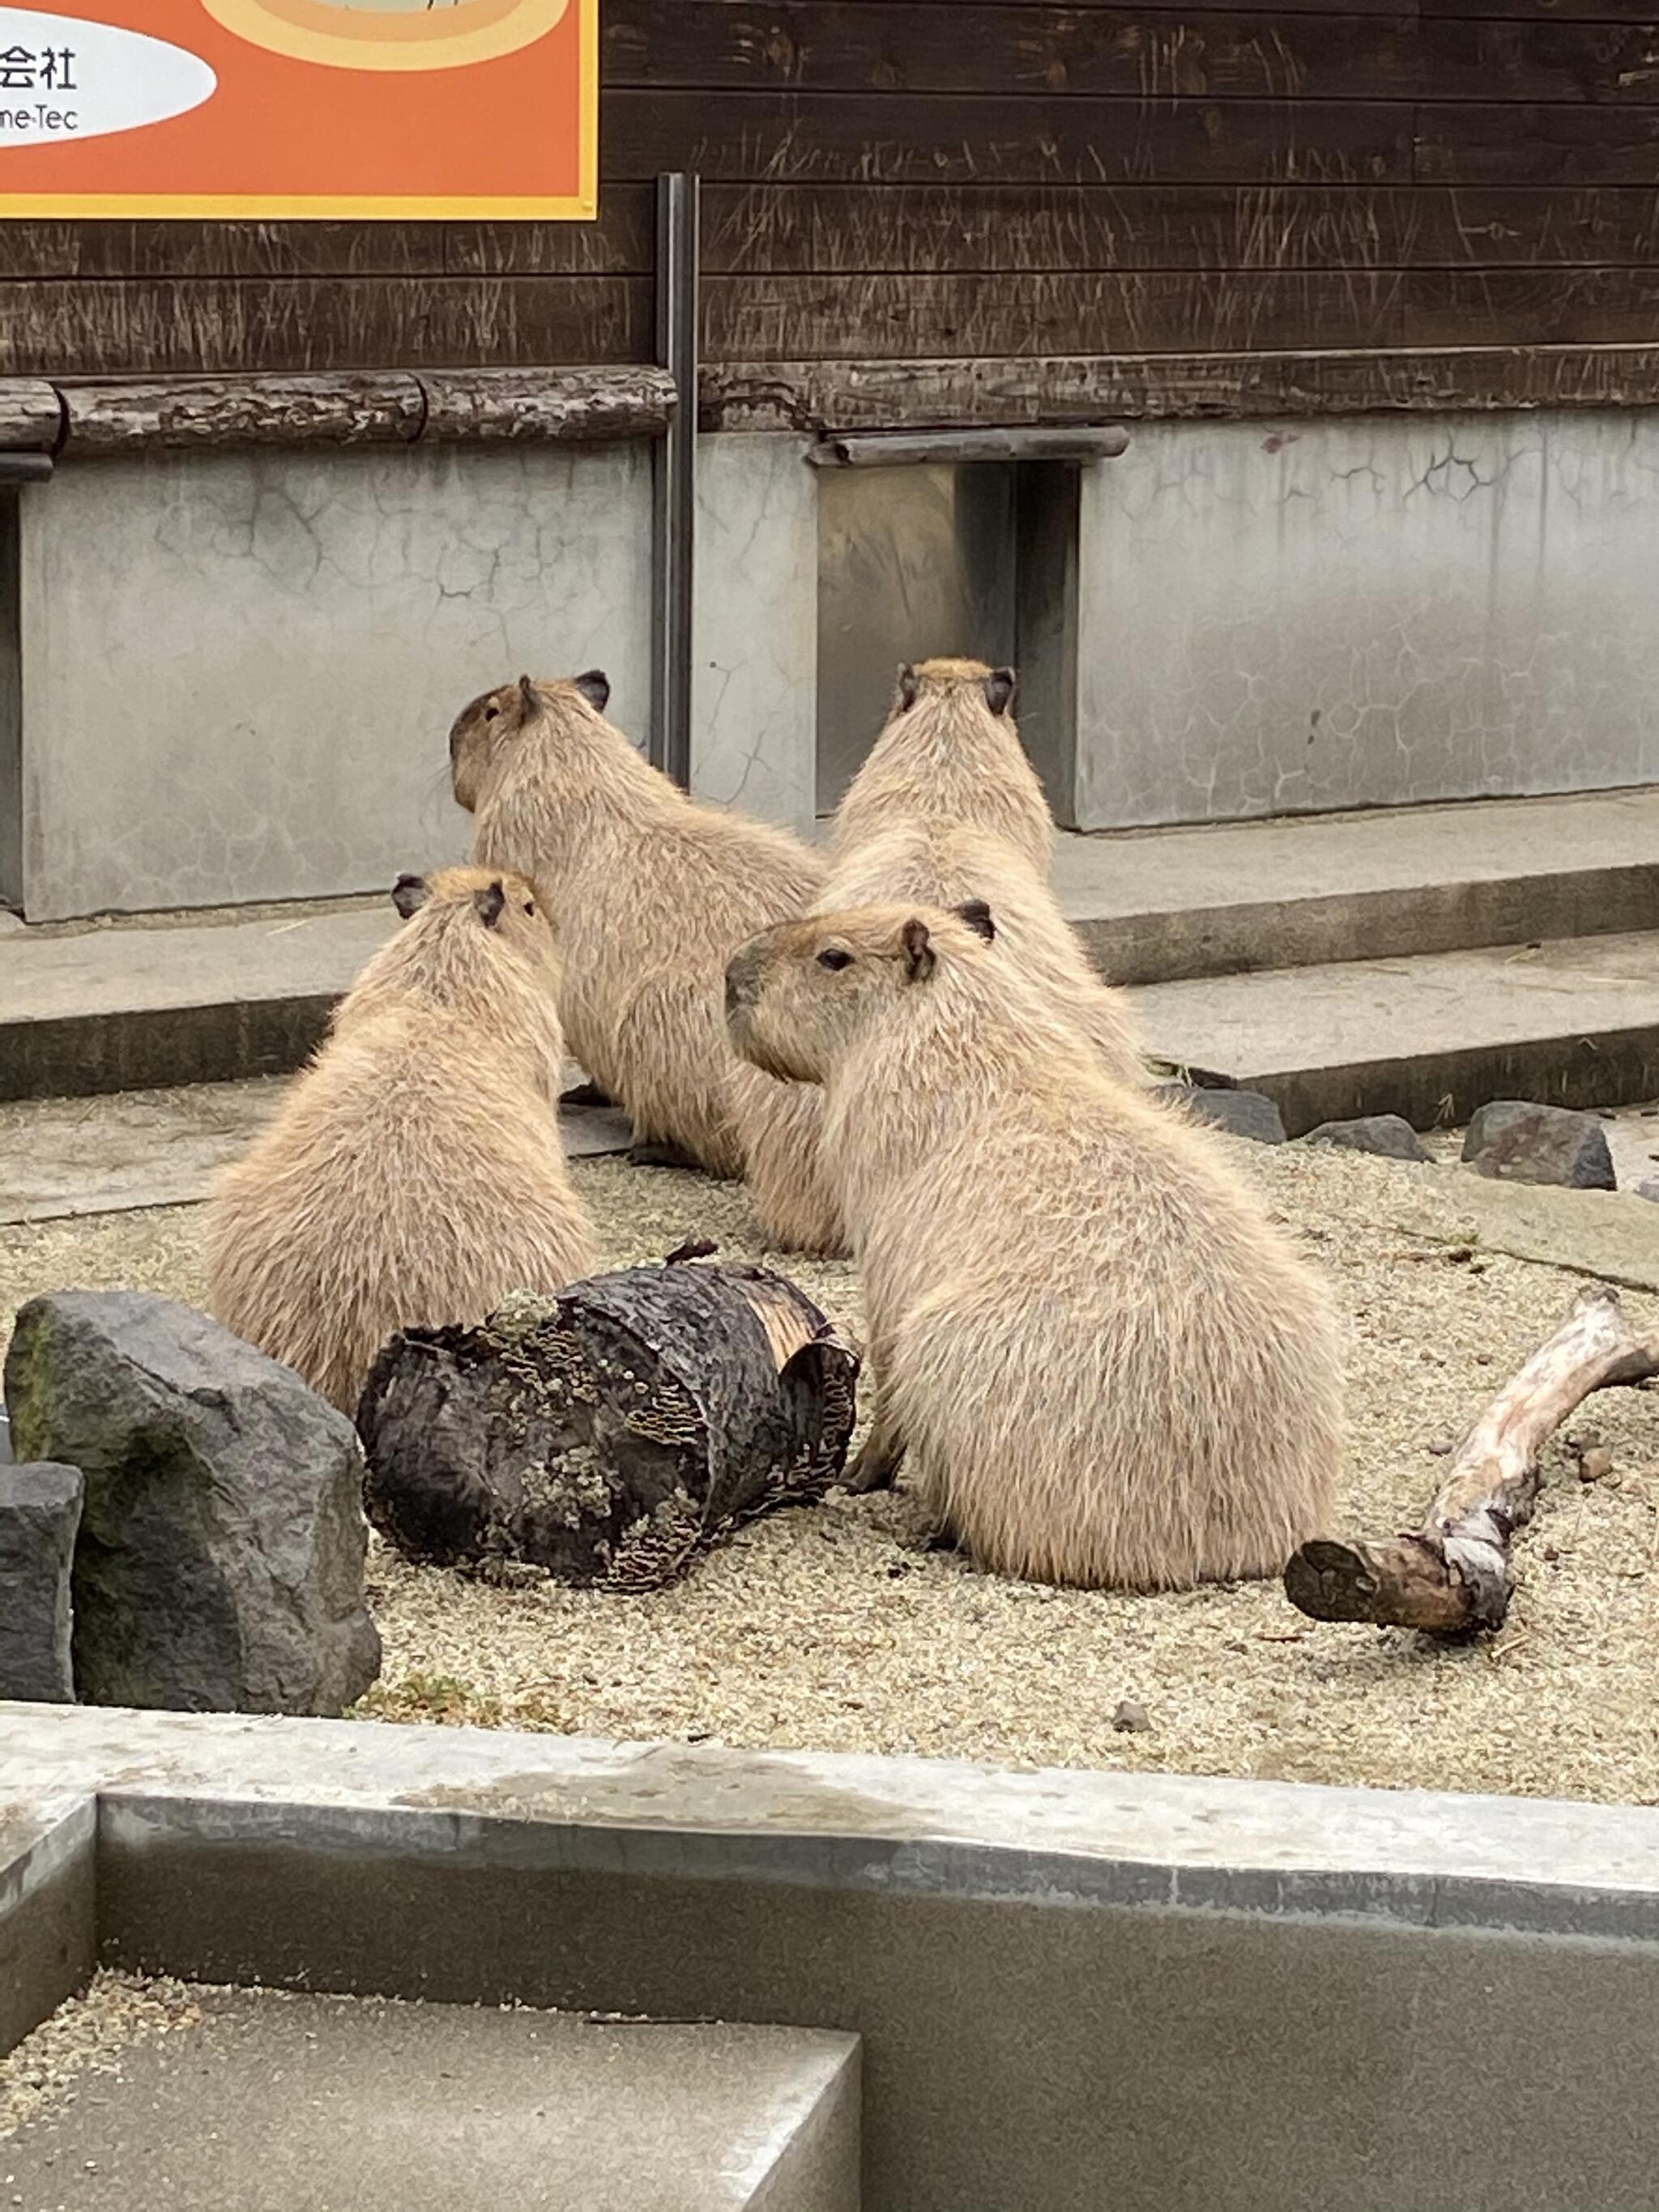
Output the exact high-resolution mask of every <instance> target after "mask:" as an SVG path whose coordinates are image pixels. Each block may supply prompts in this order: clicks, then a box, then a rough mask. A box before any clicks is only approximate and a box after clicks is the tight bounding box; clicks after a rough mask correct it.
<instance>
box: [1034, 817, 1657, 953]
mask: <svg viewBox="0 0 1659 2212" xmlns="http://www.w3.org/2000/svg"><path fill="white" fill-rule="evenodd" d="M1055 880H1056V882H1057V884H1058V885H1059V888H1060V899H1061V903H1062V904H1063V905H1064V907H1065V908H1066V914H1067V915H1068V917H1069V918H1070V920H1071V921H1073V922H1074V923H1075V924H1076V925H1077V926H1078V927H1079V929H1080V930H1081V931H1082V933H1083V934H1084V936H1085V938H1086V939H1087V940H1088V943H1089V948H1090V950H1091V952H1092V953H1093V954H1094V956H1095V958H1096V959H1097V961H1098V963H1100V966H1101V968H1102V969H1103V972H1104V973H1105V974H1106V975H1109V976H1110V977H1111V978H1112V980H1113V981H1115V982H1119V983H1165V982H1178V981H1184V980H1186V979H1188V978H1190V977H1193V976H1198V975H1230V974H1233V973H1235V972H1237V971H1238V970H1240V969H1252V968H1295V967H1307V966H1313V965H1316V964H1318V963H1324V962H1328V961H1346V960H1364V959H1386V958H1392V957H1395V956H1401V957H1404V956H1409V955H1413V954H1417V953H1427V952H1457V951H1468V950H1470V949H1472V948H1474V947H1475V946H1479V945H1524V944H1528V943H1531V942H1533V941H1534V940H1536V939H1542V938H1562V937H1590V936H1595V935H1598V934H1601V933H1624V932H1626V931H1630V930H1639V929H1659V790H1644V791H1615V792H1592V793H1583V794H1581V795H1576V796H1573V797H1571V798H1566V799H1477V800H1474V801H1470V802H1467V803H1465V804H1462V805H1455V806H1415V807H1404V808H1394V809H1389V810H1384V811H1374V812H1370V813H1364V814H1327V815H1302V816H1295V817H1285V818H1282V819H1280V820H1277V821H1269V822H1228V823H1214V824H1212V825H1211V826H1209V827H1206V828H1203V829H1151V830H1140V831H1137V832H1133V833H1132V834H1127V835H1120V836H1107V837H1067V838H1063V839H1062V840H1061V841H1060V850H1059V854H1058V856H1057V859H1056V864H1055Z"/></svg>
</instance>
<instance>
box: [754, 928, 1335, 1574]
mask: <svg viewBox="0 0 1659 2212" xmlns="http://www.w3.org/2000/svg"><path fill="white" fill-rule="evenodd" d="M994 929H995V918H994V915H987V913H986V912H985V910H984V909H983V908H969V909H968V910H967V911H966V912H965V913H964V914H963V915H949V914H945V913H940V912H938V911H921V910H919V909H917V908H914V907H903V906H898V907H881V908H865V909H862V910H854V911H851V912H847V913H842V914H835V915H817V916H813V917H810V918H808V919H806V920H804V921H798V922H793V923H788V924H785V925H784V926H783V927H780V928H775V929H773V930H770V931H769V932H767V933H765V934H764V935H763V936H761V937H759V938H757V939H756V940H755V941H754V943H753V944H751V945H748V946H746V947H745V948H744V950H743V951H741V952H739V953H738V955H737V957H735V958H734V959H733V960H732V963H731V965H730V967H729V969H728V971H727V1009H728V1020H729V1022H730V1025H731V1029H732V1038H733V1041H734V1042H735V1043H736V1044H737V1046H738V1049H739V1050H740V1051H742V1052H743V1053H744V1054H745V1055H747V1056H748V1057H749V1058H751V1059H752V1060H754V1061H755V1063H756V1065H757V1066H760V1067H763V1068H764V1069H765V1070H766V1071H767V1072H768V1073H770V1074H774V1075H777V1076H780V1077H787V1078H789V1079H793V1080H794V1081H796V1082H817V1083H822V1084H823V1085H824V1091H825V1112H824V1120H823V1150H824V1156H825V1159H826V1162H827V1163H828V1164H829V1166H830V1168H831V1170H832V1174H833V1176H834V1177H835V1179H836V1182H837V1183H838V1185H839V1186H840V1188H842V1191H843V1193H844V1194H845V1196H846V1199H847V1212H848V1221H849V1222H850V1224H851V1225H852V1228H853V1232H854V1243H855V1246H856V1250H857V1255H858V1259H859V1261H860V1267H861V1269H862V1272H863V1278H864V1288H865V1295H866V1302H867V1305H868V1310H869V1316H870V1349H871V1352H872V1358H873V1359H874V1360H875V1362H876V1364H877V1367H878V1384H879V1388H880V1391H881V1404H880V1407H879V1410H878V1414H877V1429H878V1434H877V1436H876V1437H875V1439H874V1440H873V1455H874V1457H875V1458H876V1459H877V1461H878V1462H879V1461H880V1460H881V1459H882V1458H883V1457H884V1456H887V1455H890V1454H891V1452H892V1451H893V1449H895V1445H896V1443H897V1444H898V1445H901V1446H908V1450H909V1452H910V1454H911V1455H912V1457H913V1460H914V1462H915V1477H916V1480H917V1481H918V1483H919V1486H920V1487H921V1492H922V1493H923V1495H924V1496H925V1498H927V1501H928V1503H929V1504H930V1505H931V1506H932V1508H933V1510H934V1511H935V1512H936V1513H937V1514H938V1515H939V1517H940V1519H941V1520H942V1522H944V1523H945V1526H946V1527H947V1528H950V1529H951V1530H952V1531H953V1532H954V1533H955V1534H957V1537H958V1538H959V1540H960V1541H963V1542H964V1543H965V1544H966V1546H967V1547H968V1548H969V1551H970V1552H971V1553H972V1554H973V1556H974V1558H975V1559H977V1560H978V1561H979V1562H980V1563H981V1565H984V1566H986V1567H988V1568H991V1569H994V1570H995V1571H1000V1572H1002V1573H1006V1574H1014V1575H1022V1576H1027V1577H1031V1578H1033V1579H1035V1580H1037V1581H1042V1582H1052V1583H1074V1584H1079V1585H1082V1586H1085V1587H1110V1588H1118V1589H1139V1590H1153V1589H1185V1588H1187V1587H1188V1586H1190V1585H1192V1584H1193V1583H1199V1582H1204V1581H1212V1580H1226V1579H1230V1578H1231V1577H1236V1576H1258V1575H1270V1574H1274V1573H1277V1572H1279V1571H1280V1570H1281V1569H1282V1568H1283V1567H1284V1565H1285V1561H1286V1560H1287V1559H1289V1558H1290V1556H1291V1553H1292V1552H1293V1551H1295V1549H1296V1548H1297V1546H1298V1545H1299V1544H1301V1543H1302V1542H1304V1541H1305V1540H1306V1539H1307V1538H1309V1537H1310V1536H1313V1535H1316V1534H1318V1533H1319V1532H1320V1530H1321V1529H1322V1528H1327V1527H1328V1526H1329V1524H1330V1521H1331V1516H1332V1507H1333V1500H1334V1484H1335V1480H1336V1474H1337V1468H1338V1462H1339V1459H1340V1452H1341V1446H1342V1418H1341V1388H1340V1358H1339V1348H1338V1338H1337V1330H1336V1326H1335V1322H1334V1317H1333V1314H1332V1310H1331V1307H1330V1305H1329V1303H1328V1299H1327V1297H1326V1295H1325V1292H1324V1291H1323V1290H1322V1286H1321V1285H1320V1283H1319V1281H1318V1279H1317V1278H1316V1276H1315V1274H1314V1273H1312V1271H1311V1270H1310V1268H1309V1267H1308V1266H1307V1265H1306V1264H1305V1263H1304V1261H1303V1260H1302V1259H1301V1258H1300V1257H1299V1256H1298V1255H1297V1253H1296V1252H1295V1251H1294V1250H1293V1249H1292V1248H1291V1245H1290V1244H1289V1243H1287V1241H1286V1240H1285V1238H1284V1237H1281V1236H1280V1235H1279V1232H1278V1231H1276V1230H1275V1229H1274V1228H1273V1226H1272V1225H1271V1224H1270V1222H1269V1221H1268V1219H1267V1215H1266V1213H1265V1212H1264V1211H1263V1209H1262V1208H1261V1206H1260V1205H1259V1204H1258V1203H1257V1202H1256V1200H1255V1199H1254V1198H1253V1197H1252V1195H1251V1194H1250V1193H1249V1191H1248V1190H1247V1189H1246V1188H1245V1187H1244V1186H1243V1183H1242V1182H1240V1181H1239V1180H1238V1178H1237V1176H1236V1175H1235V1173H1234V1172H1233V1170H1232V1169H1231V1165H1230V1164H1229V1162H1228V1160H1227V1158H1226V1155H1225V1150H1224V1140H1222V1139H1219V1138H1218V1137H1217V1136H1216V1135H1215V1134H1214V1133H1212V1132H1209V1131H1206V1130H1203V1129H1200V1128H1198V1127H1192V1126H1189V1125H1188V1124H1187V1123H1185V1122H1184V1121H1182V1119H1181V1118H1180V1117H1179V1116H1177V1115H1175V1114H1173V1113H1171V1112H1170V1111H1169V1110H1168V1109H1166V1108H1164V1107H1161V1106H1159V1105H1157V1104H1154V1103H1152V1101H1151V1100H1150V1099H1149V1098H1148V1097H1146V1094H1145V1093H1144V1092H1143V1091H1139V1090H1138V1089H1137V1088H1135V1087H1134V1086H1133V1085H1130V1084H1127V1083H1125V1082H1122V1081H1121V1080H1117V1079H1114V1078H1113V1077H1111V1076H1110V1075H1109V1074H1108V1073H1106V1072H1105V1070H1104V1069H1103V1068H1102V1067H1101V1066H1100V1065H1099V1064H1098V1062H1097V1060H1095V1058H1094V1057H1093V1056H1092V1055H1091V1054H1090V1053H1088V1052H1087V1051H1086V1050H1085V1049H1084V1048H1080V1047H1079V1043H1078V1041H1077V1039H1076V1036H1075V1035H1074V1033H1073V1031H1072V1030H1070V1029H1069V1028H1068V1027H1067V1026H1066V1024H1064V1023H1063V1022H1060V1021H1058V1020H1056V1019H1055V1018H1054V1016H1053V1014H1052V1012H1050V1010H1048V1008H1046V1007H1045V1006H1044V1004H1043V1001H1042V996H1041V994H1038V993H1036V992H1033V991H1031V990H1030V989H1029V988H1028V987H1025V985H1024V982H1023V981H1022V980H1021V979H1020V978H1019V977H1018V976H1017V975H1013V974H1012V973H1011V971H1010V969H1009V968H1008V967H1007V965H1006V964H1004V963H998V962H997V961H996V959H995V958H994ZM987 939H991V940H992V941H990V942H987Z"/></svg>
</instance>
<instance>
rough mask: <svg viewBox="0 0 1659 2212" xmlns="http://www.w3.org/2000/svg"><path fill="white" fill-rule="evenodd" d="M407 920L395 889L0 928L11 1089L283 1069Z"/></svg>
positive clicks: (3, 1082)
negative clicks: (293, 904) (111, 921)
mask: <svg viewBox="0 0 1659 2212" xmlns="http://www.w3.org/2000/svg"><path fill="white" fill-rule="evenodd" d="M395 927H397V917H396V915H394V914H393V912H392V906H391V902H390V901H389V900H387V899H386V898H385V897H383V896H382V897H379V898H374V899H365V900H363V901H362V902H358V903H356V904H354V905H351V906H344V907H339V906H337V907H335V908H331V909H329V908H314V907H309V908H307V907H302V908H298V909H297V910H295V909H286V910H285V909H283V908H266V909H264V911H263V912H258V913H255V914H252V915H248V916H247V917H246V919H241V918H235V919H229V920H226V921H222V922H217V923H215V922H210V921H204V922H202V923H199V924H190V925H186V926H185V927H171V926H167V925H154V926H134V927H131V928H124V929H94V930H82V931H76V932H65V933H62V934H57V933H52V934H46V933H43V934H41V935H40V936H36V935H35V934H34V933H33V932H32V931H31V932H27V933H21V934H19V933H11V934H9V935H8V936H7V937H5V938H4V939H0V1100H8V1099H18V1098H47V1097H69V1096H80V1095H87V1094H91V1093H94V1092H99V1091H134V1090H149V1089H159V1088H161V1087H162V1086H164V1085H172V1084H180V1083H222V1082H229V1081H232V1080H234V1079H238V1078H240V1077H243V1076H252V1075H279V1074H285V1073H288V1072H289V1070H290V1069H293V1068H295V1067H298V1066H300V1065H301V1062H302V1061H303V1060H305V1058H306V1057H307V1054H309V1053H310V1052H311V1051H312V1050H313V1048H314V1047H315V1045H316V1044H317V1043H318V1042H319V1039H320V1038H321V1036H322V1035H323V1032H324V1030H325V1028H326V1026H327V1023H328V1016H329V1012H330V1010H331V1007H332V1006H333V1005H334V1003H335V1001H336V1000H337V999H338V998H339V996H340V994H342V993H343V991H344V990H346V988H347V987H349V984H350V982H351V981H352V979H353V977H354V976H355V975H356V973H357V971H358V969H360V968H361V967H362V964H363V963H364V962H365V961H366V960H367V959H368V957H369V955H370V954H371V953H372V952H373V951H374V950H375V949H376V947H377V946H378V945H380V944H381V943H382V942H383V941H384V939H386V937H388V936H389V935H390V934H391V933H392V930H393V929H394V928H395Z"/></svg>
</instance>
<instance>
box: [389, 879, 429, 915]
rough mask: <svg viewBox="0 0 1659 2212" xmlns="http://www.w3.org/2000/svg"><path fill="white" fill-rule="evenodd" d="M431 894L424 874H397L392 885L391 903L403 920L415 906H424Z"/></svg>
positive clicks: (411, 912) (412, 911)
mask: <svg viewBox="0 0 1659 2212" xmlns="http://www.w3.org/2000/svg"><path fill="white" fill-rule="evenodd" d="M430 896H432V894H431V891H430V890H428V885H427V880H426V878H425V877H424V876H408V875H404V876H399V877H398V880H397V882H396V883H395V884H393V885H392V905H393V906H395V907H396V908H397V909H398V913H399V914H400V915H402V916H403V918H404V921H408V920H409V917H410V915H411V914H413V913H414V911H415V909H416V907H419V906H424V905H425V904H426V902H427V901H428V898H430Z"/></svg>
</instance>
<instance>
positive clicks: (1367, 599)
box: [1078, 410, 1659, 829]
mask: <svg viewBox="0 0 1659 2212" xmlns="http://www.w3.org/2000/svg"><path fill="white" fill-rule="evenodd" d="M1083 501H1084V505H1083V517H1082V584H1081V604H1080V607H1079V639H1080V640H1081V641H1082V647H1081V653H1080V661H1081V666H1080V671H1079V734H1078V752H1079V769H1078V784H1079V793H1078V795H1079V824H1080V826H1081V827H1083V828H1085V829H1105V828H1109V827H1113V826H1115V825H1118V824H1127V823H1158V822H1194V821H1206V820H1211V819H1232V818H1237V817H1242V816H1252V815H1263V814H1273V813H1280V812H1290V811H1310V810H1316V809H1323V808H1337V807H1356V806H1371V805H1397V804H1401V803H1403V802H1407V801H1419V800H1426V799H1461V798H1468V797H1475V796H1486V795H1494V794H1507V793H1516V794H1519V793H1538V792H1556V791H1577V790H1591V789H1600V788H1605V787H1611V786H1616V785H1620V784H1632V783H1642V782H1647V781H1652V780H1653V779H1655V778H1656V777H1659V629H1656V627H1655V624H1654V622H1653V619H1652V607H1653V599H1654V579H1655V575H1656V566H1655V556H1654V550H1653V548H1654V544H1655V540H1656V535H1659V413H1656V412H1654V411H1647V412H1632V411H1620V412H1613V411H1611V410H1609V411H1607V412H1606V413H1596V412H1594V411H1588V410H1585V411H1577V410H1575V411H1571V412H1558V413H1538V414H1525V415H1521V414H1516V415H1477V416H1366V417H1357V418H1350V419H1347V420H1344V421H1334V422H1282V423H1277V424H1275V423H1271V422H1249V423H1204V422H1179V423H1176V422H1167V423H1159V422H1145V423H1140V424H1138V425H1137V426H1136V428H1135V429H1134V433H1133V440H1132V442H1131V444H1130V447H1129V450H1128V452H1127V453H1126V454H1125V455H1124V456H1123V458H1122V459H1121V460H1117V461H1114V462H1113V463H1112V465H1110V466H1109V468H1102V469H1097V470H1091V471H1085V476H1084V481H1083Z"/></svg>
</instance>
